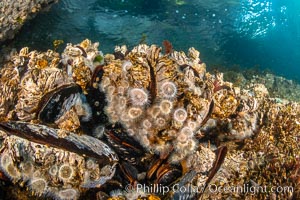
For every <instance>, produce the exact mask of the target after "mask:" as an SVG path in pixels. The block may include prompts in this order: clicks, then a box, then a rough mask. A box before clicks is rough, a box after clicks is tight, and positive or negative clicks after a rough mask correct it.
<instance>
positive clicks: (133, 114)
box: [127, 107, 143, 120]
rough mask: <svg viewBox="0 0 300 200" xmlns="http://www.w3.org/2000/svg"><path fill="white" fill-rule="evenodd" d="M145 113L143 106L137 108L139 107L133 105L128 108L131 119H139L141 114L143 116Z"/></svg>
mask: <svg viewBox="0 0 300 200" xmlns="http://www.w3.org/2000/svg"><path fill="white" fill-rule="evenodd" d="M142 113H143V110H142V109H141V108H137V107H131V108H129V109H128V112H127V114H128V117H129V118H130V119H131V120H135V119H137V118H138V117H139V116H141V115H142Z"/></svg>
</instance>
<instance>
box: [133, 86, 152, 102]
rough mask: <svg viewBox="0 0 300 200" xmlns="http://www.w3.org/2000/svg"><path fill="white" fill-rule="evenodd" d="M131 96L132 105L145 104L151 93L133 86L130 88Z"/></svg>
mask: <svg viewBox="0 0 300 200" xmlns="http://www.w3.org/2000/svg"><path fill="white" fill-rule="evenodd" d="M129 97H130V100H131V103H132V105H135V106H143V105H146V104H147V103H148V100H149V95H148V94H147V92H146V91H145V90H144V89H140V88H132V89H130V90H129Z"/></svg>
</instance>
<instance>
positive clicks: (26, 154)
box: [0, 137, 107, 200]
mask: <svg viewBox="0 0 300 200" xmlns="http://www.w3.org/2000/svg"><path fill="white" fill-rule="evenodd" d="M15 140H17V142H19V143H22V145H20V146H18V148H17V147H15V146H14V147H15V148H16V149H15V150H16V152H15V153H16V154H18V155H19V157H18V158H16V159H17V161H16V160H14V159H13V158H12V153H11V152H10V151H4V152H2V153H1V154H0V169H1V171H2V172H3V173H5V175H6V176H7V177H8V178H9V179H10V180H11V181H12V182H14V183H20V184H22V185H25V186H26V187H27V188H28V190H29V191H30V192H31V193H32V194H35V195H37V196H46V197H47V196H49V197H52V198H54V199H57V200H69V199H78V197H79V194H80V191H81V188H89V185H90V183H91V182H95V181H97V180H99V179H100V177H104V176H105V175H107V174H103V173H104V172H105V173H107V170H106V169H103V170H102V169H101V168H100V165H99V163H98V162H97V160H95V159H93V158H83V157H81V156H78V155H76V154H74V153H69V154H66V153H64V152H63V151H62V150H59V149H55V148H47V147H46V146H44V145H35V144H33V143H30V142H25V140H24V139H21V138H17V137H12V138H10V141H8V142H9V143H11V144H12V143H14V142H15ZM19 143H18V144H19ZM27 145H30V148H28V146H27ZM45 148H47V150H46V149H45ZM26 149H30V150H26ZM51 151H52V153H51V154H49V152H51ZM34 152H43V153H41V154H42V155H40V156H41V157H38V156H35V155H36V154H35V153H34ZM13 154H14V153H13ZM62 155H63V156H62ZM53 156H57V157H56V158H55V159H53ZM33 159H34V160H35V161H34V160H33ZM71 160H73V161H71ZM36 162H39V163H40V164H39V165H37V164H36ZM76 163H77V164H76ZM78 163H79V164H78ZM102 171H104V172H102Z"/></svg>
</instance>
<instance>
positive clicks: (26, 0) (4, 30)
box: [0, 0, 57, 42]
mask: <svg viewBox="0 0 300 200" xmlns="http://www.w3.org/2000/svg"><path fill="white" fill-rule="evenodd" d="M56 2H57V0H36V1H30V0H17V1H16V0H3V1H1V2H0V42H3V41H5V40H9V39H13V38H14V36H15V34H16V33H17V32H18V31H19V30H20V29H21V27H22V26H23V24H24V23H25V22H26V21H28V20H29V19H31V18H33V17H34V16H35V15H36V14H37V13H38V12H40V11H41V10H44V9H48V8H49V7H50V6H51V4H53V3H56Z"/></svg>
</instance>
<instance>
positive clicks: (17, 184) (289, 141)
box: [0, 39, 300, 200]
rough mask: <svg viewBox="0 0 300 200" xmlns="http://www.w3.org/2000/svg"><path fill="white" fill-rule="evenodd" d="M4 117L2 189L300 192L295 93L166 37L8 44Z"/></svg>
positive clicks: (125, 195) (153, 198)
mask: <svg viewBox="0 0 300 200" xmlns="http://www.w3.org/2000/svg"><path fill="white" fill-rule="evenodd" d="M0 129H1V132H0V147H1V150H0V171H1V172H0V179H1V185H0V190H1V192H2V194H1V195H2V196H0V198H2V199H61V200H65V199H98V200H102V199H107V200H123V199H128V200H133V199H139V200H141V199H148V200H158V199H178V200H179V199H227V198H230V199H297V198H300V193H299V192H300V171H299V167H300V158H299V153H300V148H299V133H300V105H299V103H297V102H294V101H290V100H284V99H278V98H274V97H273V96H272V95H270V93H269V91H268V89H267V87H266V86H265V85H264V84H263V83H259V82H258V81H257V82H255V81H252V82H249V83H245V84H244V85H243V87H239V85H237V84H234V83H232V82H228V81H224V78H223V74H222V73H221V72H215V73H210V72H208V71H207V70H206V65H205V63H203V62H202V60H201V59H200V52H199V51H197V50H196V49H195V48H193V47H191V48H190V49H189V50H188V52H187V53H185V52H182V51H176V50H174V49H173V48H172V44H171V43H170V42H168V41H164V42H163V48H162V47H159V46H158V45H147V44H140V45H138V46H136V47H134V48H133V49H131V50H129V49H127V47H126V46H125V45H124V46H117V47H116V48H115V51H114V52H113V53H111V54H106V55H104V54H103V53H102V52H101V51H100V50H99V43H98V42H96V43H93V42H91V41H90V40H88V39H86V40H84V41H82V42H81V43H79V44H71V43H69V44H67V46H66V47H65V49H64V51H63V52H62V53H61V54H60V53H58V52H56V51H55V50H48V51H46V52H38V51H36V50H32V51H31V50H29V49H28V48H27V47H24V48H22V49H21V50H20V51H19V52H16V51H14V52H11V53H10V55H7V61H6V62H5V64H4V65H3V66H2V67H1V77H0ZM140 186H143V187H140ZM155 187H156V188H155ZM161 189H164V190H161Z"/></svg>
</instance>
